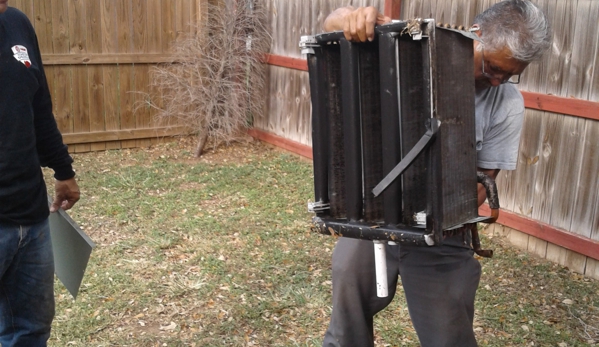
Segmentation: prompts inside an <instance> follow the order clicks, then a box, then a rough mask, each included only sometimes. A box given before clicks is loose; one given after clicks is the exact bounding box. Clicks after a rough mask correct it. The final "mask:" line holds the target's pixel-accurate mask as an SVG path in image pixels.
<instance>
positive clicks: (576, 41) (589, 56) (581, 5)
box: [568, 0, 599, 117]
mask: <svg viewBox="0 0 599 347" xmlns="http://www.w3.org/2000/svg"><path fill="white" fill-rule="evenodd" d="M575 15H576V22H575V26H574V27H573V28H571V29H570V30H568V32H569V34H570V35H571V36H572V37H573V42H572V52H576V54H572V61H571V64H570V71H569V76H568V77H569V78H568V95H569V96H574V97H577V98H586V97H587V96H588V95H589V91H590V89H591V83H592V80H593V76H592V71H593V67H594V66H595V63H596V60H595V55H596V54H597V53H596V52H597V48H598V46H599V42H597V40H593V39H594V38H596V35H597V31H599V30H598V29H597V26H589V23H597V18H598V16H599V6H598V5H597V1H588V0H587V1H578V6H577V7H576V14H575ZM593 27H594V28H593ZM598 117H599V115H598Z"/></svg>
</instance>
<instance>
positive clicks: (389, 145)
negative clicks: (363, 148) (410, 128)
mask: <svg viewBox="0 0 599 347" xmlns="http://www.w3.org/2000/svg"><path fill="white" fill-rule="evenodd" d="M396 45H397V43H396V38H395V34H381V35H379V57H380V64H381V65H380V75H381V76H380V83H381V128H382V134H381V138H382V142H383V144H382V150H383V153H384V155H383V176H387V174H389V172H391V170H393V168H394V167H395V165H397V163H399V162H400V160H401V146H400V133H399V129H400V126H399V120H400V118H401V110H400V108H399V92H400V91H399V83H398V80H399V71H398V68H397V55H396V54H397V53H396V49H397V47H396ZM401 194H402V191H401V181H400V180H397V181H395V182H393V183H391V184H390V185H389V187H387V190H385V192H383V216H384V220H385V224H386V225H396V224H399V223H400V222H401V210H402V206H401Z"/></svg>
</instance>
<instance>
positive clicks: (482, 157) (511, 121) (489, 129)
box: [475, 83, 524, 170]
mask: <svg viewBox="0 0 599 347" xmlns="http://www.w3.org/2000/svg"><path fill="white" fill-rule="evenodd" d="M475 113H476V150H477V166H478V167H479V168H481V169H491V170H492V169H501V170H514V169H516V163H517V161H518V146H519V144H520V132H521V130H522V121H523V119H524V99H523V98H522V94H521V93H520V91H519V90H518V89H517V88H516V86H514V85H513V84H509V83H506V84H502V85H499V86H497V87H491V88H486V89H482V90H477V91H476V98H475Z"/></svg>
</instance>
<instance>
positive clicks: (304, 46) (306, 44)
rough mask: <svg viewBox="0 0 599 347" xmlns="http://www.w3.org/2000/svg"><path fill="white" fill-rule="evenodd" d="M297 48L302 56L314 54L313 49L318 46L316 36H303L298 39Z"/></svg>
mask: <svg viewBox="0 0 599 347" xmlns="http://www.w3.org/2000/svg"><path fill="white" fill-rule="evenodd" d="M299 47H300V50H301V51H302V54H314V53H315V52H314V48H316V47H320V45H319V44H318V41H316V36H311V35H304V36H302V37H301V38H300V42H299Z"/></svg>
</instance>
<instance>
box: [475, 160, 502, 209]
mask: <svg viewBox="0 0 599 347" xmlns="http://www.w3.org/2000/svg"><path fill="white" fill-rule="evenodd" d="M478 171H480V172H482V173H484V174H485V175H487V176H489V177H491V178H492V179H495V178H496V177H497V174H499V169H481V168H478ZM477 188H478V206H480V205H482V204H483V203H484V202H485V200H486V199H487V192H486V190H485V187H483V185H482V184H480V183H478V184H477Z"/></svg>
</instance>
